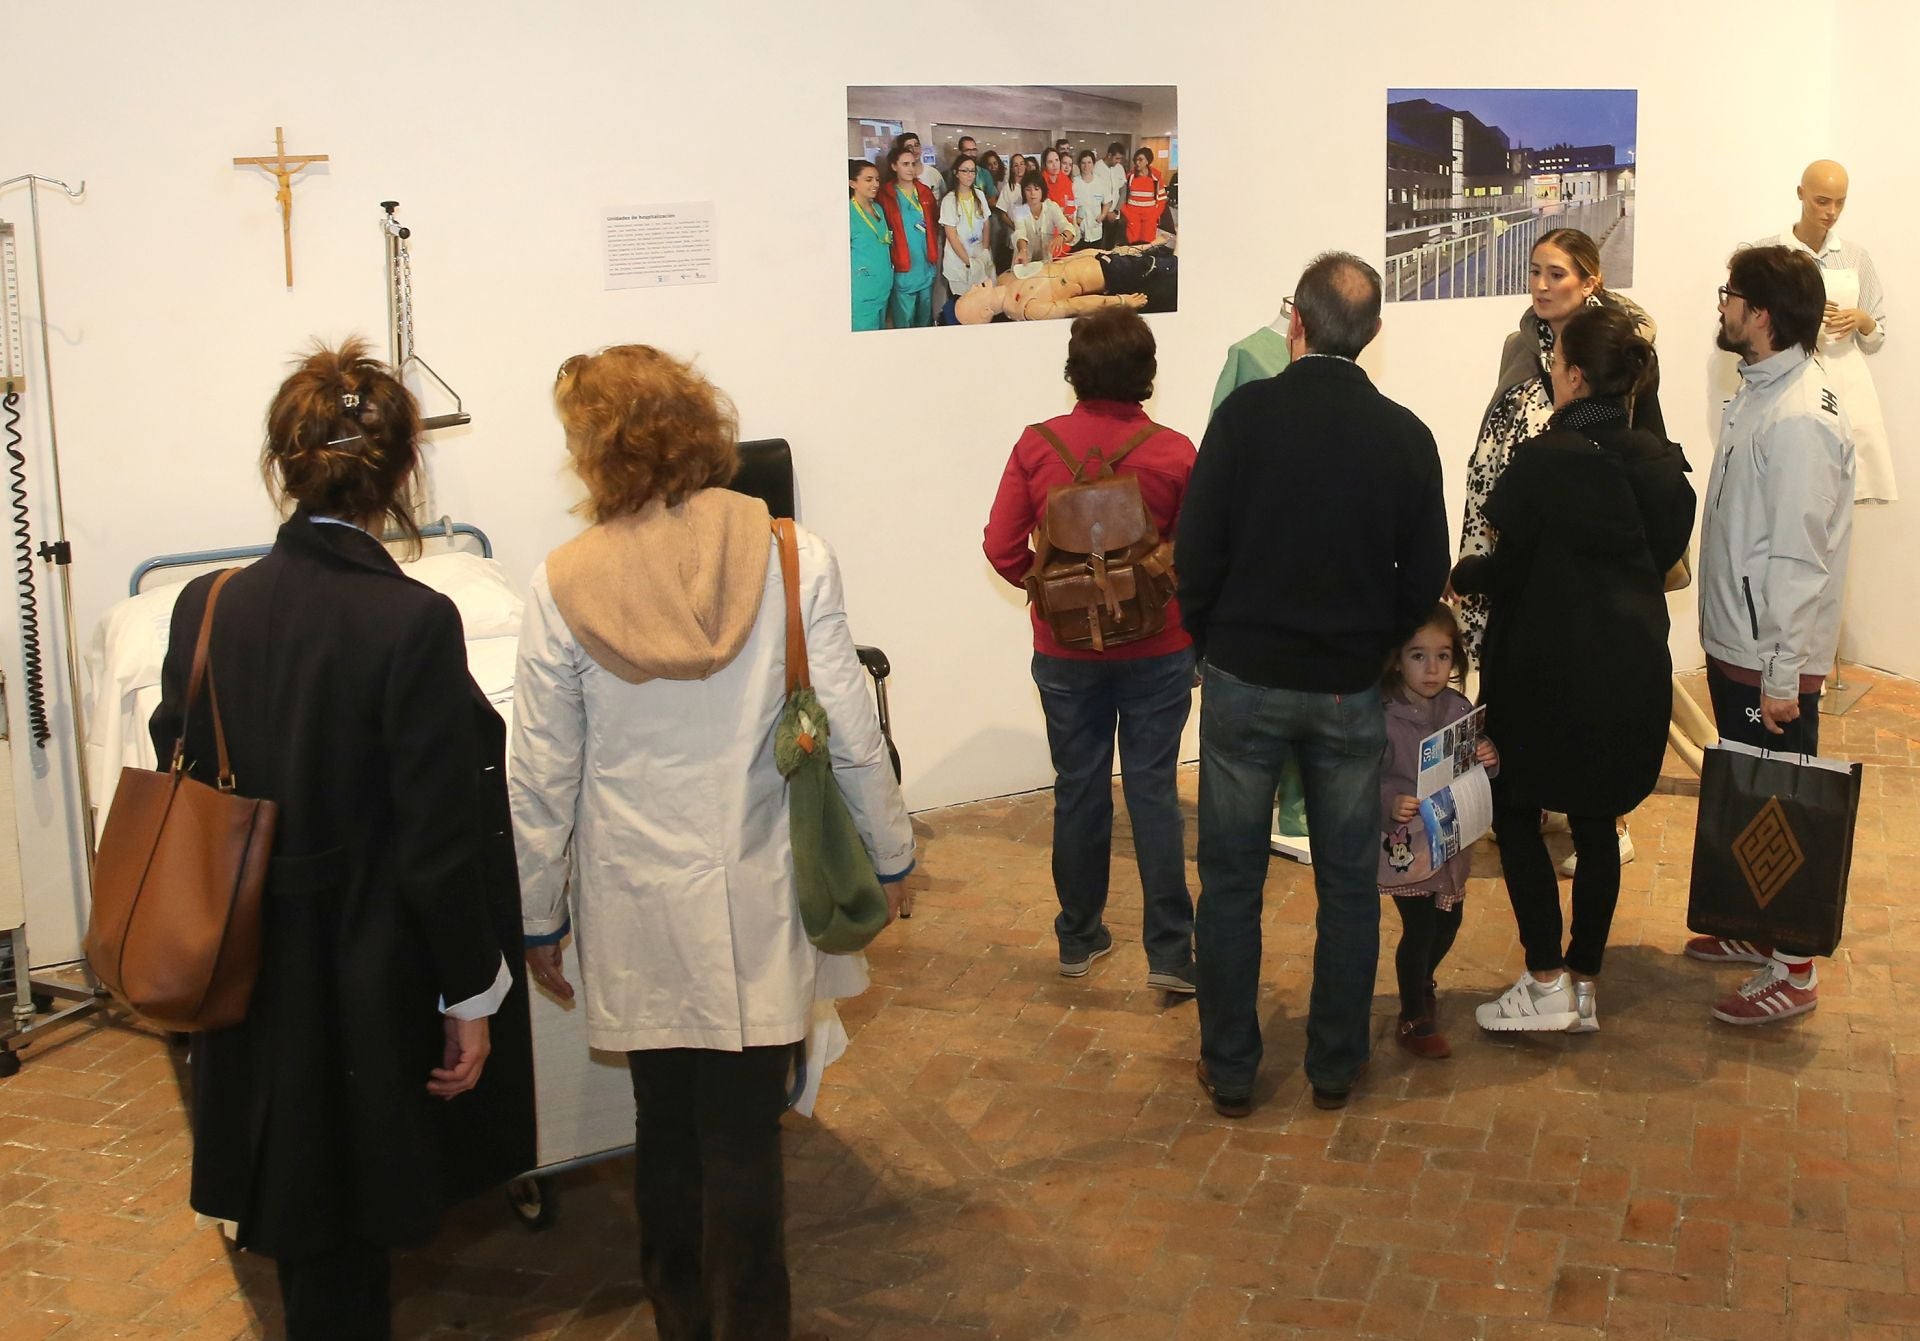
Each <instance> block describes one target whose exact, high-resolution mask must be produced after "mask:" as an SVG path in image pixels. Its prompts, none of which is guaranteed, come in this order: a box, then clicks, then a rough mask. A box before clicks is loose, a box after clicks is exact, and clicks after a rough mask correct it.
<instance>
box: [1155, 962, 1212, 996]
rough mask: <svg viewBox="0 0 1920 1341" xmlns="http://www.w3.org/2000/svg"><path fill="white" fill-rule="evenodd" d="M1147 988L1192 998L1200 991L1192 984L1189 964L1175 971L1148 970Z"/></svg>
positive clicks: (1191, 968) (1191, 970)
mask: <svg viewBox="0 0 1920 1341" xmlns="http://www.w3.org/2000/svg"><path fill="white" fill-rule="evenodd" d="M1147 986H1149V987H1157V988H1159V989H1160V990H1161V991H1163V992H1173V993H1176V994H1178V995H1180V996H1192V995H1193V994H1194V993H1195V992H1197V991H1199V990H1200V989H1199V987H1198V986H1197V985H1196V984H1195V982H1194V978H1193V965H1191V964H1187V965H1185V966H1183V967H1181V968H1177V969H1149V970H1148V972H1147Z"/></svg>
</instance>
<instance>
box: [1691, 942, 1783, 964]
mask: <svg viewBox="0 0 1920 1341" xmlns="http://www.w3.org/2000/svg"><path fill="white" fill-rule="evenodd" d="M1687 958H1688V959H1698V960H1702V961H1704V962H1706V963H1708V964H1769V963H1772V962H1773V951H1772V950H1771V949H1766V948H1763V947H1761V946H1758V945H1755V944H1754V943H1753V942H1752V941H1723V940H1721V939H1720V938H1719V937H1717V936H1695V937H1694V938H1693V939H1692V940H1690V941H1688V942H1687Z"/></svg>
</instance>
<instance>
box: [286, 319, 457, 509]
mask: <svg viewBox="0 0 1920 1341" xmlns="http://www.w3.org/2000/svg"><path fill="white" fill-rule="evenodd" d="M419 469H420V409H419V407H418V406H417V405H415V404H414V400H413V395H412V393H410V392H409V391H408V390H407V389H406V387H405V386H403V385H402V384H401V382H400V379H399V378H397V377H395V376H394V374H393V371H392V370H391V369H390V368H388V367H387V366H386V365H385V364H384V363H381V362H379V361H378V360H376V359H374V358H372V357H370V356H369V355H368V353H367V346H366V342H365V341H363V340H360V339H357V338H355V339H349V340H348V341H347V342H346V343H345V344H343V345H341V346H340V347H339V348H338V349H329V348H328V347H327V346H325V345H316V346H315V348H314V350H313V352H312V353H311V354H308V355H307V356H306V358H304V359H302V360H301V361H300V363H299V365H298V366H297V367H295V369H294V371H293V375H292V376H290V377H288V378H287V380H286V381H285V382H282V383H281V384H280V390H279V392H278V394H276V395H275V396H274V398H273V404H272V405H271V406H270V407H268V410H267V438H266V442H265V444H264V445H263V446H262V447H261V449H260V474H261V476H262V477H263V478H264V479H265V480H266V484H267V490H268V492H269V493H271V494H272V495H273V496H274V498H275V500H276V501H277V502H278V503H279V504H280V505H281V506H282V507H283V508H284V507H285V506H286V501H287V500H288V499H291V500H292V501H293V502H295V503H297V504H299V505H300V506H302V507H304V508H306V509H307V510H308V511H309V512H311V513H314V514H315V515H317V516H322V517H337V518H338V519H340V520H341V521H346V522H353V523H354V524H356V525H361V526H366V527H367V528H368V529H369V530H376V529H381V524H382V522H383V521H391V522H392V523H393V524H394V526H395V527H397V528H398V529H399V530H400V531H401V533H402V534H403V535H405V536H406V537H407V538H408V539H409V540H410V541H412V542H413V544H414V545H416V546H417V545H418V544H419V543H420V527H419V525H418V524H417V523H416V522H415V521H414V519H413V502H414V498H413V494H414V488H413V486H414V483H415V481H416V479H417V477H418V473H419Z"/></svg>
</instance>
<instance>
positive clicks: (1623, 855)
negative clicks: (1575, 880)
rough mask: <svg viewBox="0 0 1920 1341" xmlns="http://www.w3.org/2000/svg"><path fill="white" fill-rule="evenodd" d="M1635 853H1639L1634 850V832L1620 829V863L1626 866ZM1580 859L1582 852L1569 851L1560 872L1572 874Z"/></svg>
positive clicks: (1561, 864)
mask: <svg viewBox="0 0 1920 1341" xmlns="http://www.w3.org/2000/svg"><path fill="white" fill-rule="evenodd" d="M1635 855H1637V854H1636V853H1635V852H1634V850H1633V834H1632V833H1631V832H1629V831H1628V830H1627V829H1625V828H1622V829H1621V830H1620V864H1621V865H1622V866H1625V865H1626V864H1627V863H1628V862H1630V861H1632V860H1633V859H1634V857H1635ZM1579 861H1580V854H1579V853H1578V852H1569V853H1567V859H1566V860H1565V861H1563V862H1561V863H1560V874H1562V875H1572V874H1573V868H1574V867H1575V866H1576V865H1578V864H1579Z"/></svg>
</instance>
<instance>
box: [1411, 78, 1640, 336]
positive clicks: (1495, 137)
mask: <svg viewBox="0 0 1920 1341" xmlns="http://www.w3.org/2000/svg"><path fill="white" fill-rule="evenodd" d="M1638 124H1639V94H1638V93H1637V92H1636V91H1635V90H1633V89H1591V88H1586V89H1538V88H1452V89H1449V88H1398V89H1388V90H1387V247H1386V256H1387V263H1386V265H1385V267H1383V270H1382V278H1383V279H1384V281H1385V284H1386V299H1387V301H1388V302H1417V301H1422V300H1425V299H1429V298H1489V297H1500V296H1507V297H1511V296H1514V295H1518V294H1524V293H1526V292H1527V266H1528V258H1529V256H1530V254H1531V253H1532V250H1533V245H1534V243H1535V242H1536V241H1537V240H1538V239H1539V238H1540V237H1541V236H1542V235H1544V234H1546V233H1549V232H1551V231H1553V230H1554V229H1559V228H1573V229H1578V230H1579V231H1580V232H1583V233H1585V234H1586V235H1587V236H1588V237H1590V238H1592V239H1593V242H1594V247H1595V248H1596V249H1597V251H1598V253H1599V258H1600V266H1601V270H1602V271H1603V273H1604V275H1605V281H1606V285H1607V287H1608V288H1610V289H1624V288H1626V287H1628V286H1629V285H1631V284H1632V283H1633V227H1634V188H1635V184H1636V182H1637V181H1638V179H1639V175H1640V169H1639V154H1638V145H1637V144H1636V140H1637V139H1638Z"/></svg>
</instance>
